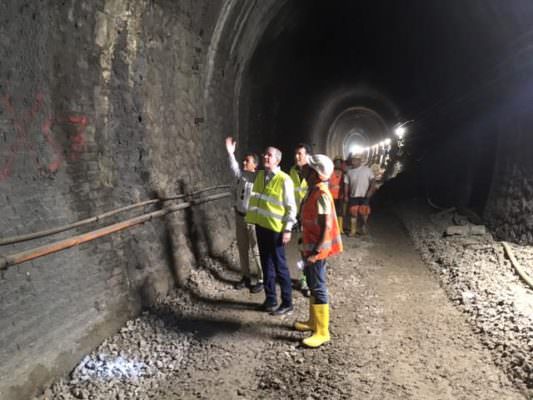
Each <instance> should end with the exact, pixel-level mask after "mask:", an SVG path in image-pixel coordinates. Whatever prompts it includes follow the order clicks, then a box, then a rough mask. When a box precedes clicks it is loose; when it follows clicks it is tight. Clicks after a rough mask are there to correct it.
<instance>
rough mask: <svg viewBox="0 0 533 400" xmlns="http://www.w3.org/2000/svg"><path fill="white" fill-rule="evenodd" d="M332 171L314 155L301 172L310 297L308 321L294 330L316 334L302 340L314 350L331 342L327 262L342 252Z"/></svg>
mask: <svg viewBox="0 0 533 400" xmlns="http://www.w3.org/2000/svg"><path fill="white" fill-rule="evenodd" d="M333 169H334V166H333V162H332V161H331V159H330V158H329V157H327V156H325V155H323V154H315V155H312V156H309V157H308V160H307V165H306V166H304V168H303V171H302V172H303V175H304V178H305V179H306V180H307V183H308V185H309V189H308V192H307V195H306V197H305V198H304V200H303V201H302V204H301V210H300V218H301V224H302V243H301V247H300V251H301V253H302V258H303V260H304V263H305V266H304V273H305V276H306V279H307V284H308V285H309V289H310V290H311V297H310V298H309V318H308V320H307V321H305V322H296V323H295V324H294V327H295V329H296V330H298V331H312V332H313V335H312V336H310V337H308V338H306V339H304V340H303V344H304V345H305V346H307V347H312V348H314V347H319V346H321V345H322V344H323V343H325V342H328V341H329V340H330V335H329V302H328V289H327V286H326V258H328V257H330V256H333V255H335V254H338V253H340V252H342V240H341V236H340V231H339V225H338V223H337V214H336V213H335V203H334V201H333V197H332V195H331V192H330V191H329V188H328V182H327V181H328V179H329V178H330V177H331V174H332V173H333Z"/></svg>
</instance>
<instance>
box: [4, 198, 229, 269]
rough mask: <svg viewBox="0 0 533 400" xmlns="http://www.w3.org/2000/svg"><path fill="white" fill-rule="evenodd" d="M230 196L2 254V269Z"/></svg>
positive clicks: (178, 205) (173, 208)
mask: <svg viewBox="0 0 533 400" xmlns="http://www.w3.org/2000/svg"><path fill="white" fill-rule="evenodd" d="M229 196H230V193H228V192H226V193H218V194H215V195H211V196H206V197H204V198H202V199H196V200H195V201H194V203H192V202H184V203H180V204H176V205H173V206H170V207H167V208H165V209H162V210H157V211H152V212H150V213H148V214H143V215H141V216H138V217H135V218H130V219H127V220H125V221H122V222H118V223H116V224H112V225H109V226H106V227H104V228H100V229H97V230H94V231H91V232H87V233H84V234H81V235H76V236H73V237H71V238H68V239H63V240H59V241H57V242H54V243H50V244H47V245H43V246H39V247H36V248H33V249H29V250H26V251H22V252H20V253H16V254H11V255H8V256H0V270H5V269H7V268H8V267H10V266H13V265H17V264H22V263H23V262H26V261H31V260H34V259H36V258H40V257H44V256H46V255H48V254H52V253H57V252H59V251H61V250H65V249H69V248H71V247H74V246H78V245H80V244H82V243H86V242H90V241H92V240H95V239H98V238H101V237H104V236H107V235H110V234H112V233H115V232H119V231H121V230H124V229H127V228H131V227H133V226H136V225H139V224H142V223H144V222H146V221H150V220H151V219H153V218H158V217H162V216H164V215H166V214H169V213H171V212H174V211H178V210H181V209H184V208H187V207H190V206H191V205H193V204H200V203H204V202H207V201H212V200H218V199H221V198H224V197H229Z"/></svg>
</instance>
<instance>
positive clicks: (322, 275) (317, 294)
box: [304, 260, 328, 304]
mask: <svg viewBox="0 0 533 400" xmlns="http://www.w3.org/2000/svg"><path fill="white" fill-rule="evenodd" d="M304 273H305V277H306V279H307V285H308V286H309V289H310V290H311V296H313V297H314V298H315V304H328V288H327V286H326V260H318V261H317V262H316V263H314V264H307V265H306V266H305V267H304Z"/></svg>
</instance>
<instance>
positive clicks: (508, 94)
mask: <svg viewBox="0 0 533 400" xmlns="http://www.w3.org/2000/svg"><path fill="white" fill-rule="evenodd" d="M528 55H529V53H528ZM524 65H527V66H528V68H529V72H531V70H532V69H533V65H529V64H525V63H524V64H522V68H521V71H512V73H513V75H514V76H516V78H515V82H514V83H513V84H512V85H507V86H506V87H502V88H501V89H502V90H501V92H500V93H502V94H503V97H504V98H505V101H504V106H502V109H504V112H503V113H501V114H503V115H504V116H505V117H504V118H499V119H498V120H497V123H495V129H497V131H498V136H497V146H498V155H497V158H496V163H495V165H494V175H493V180H492V188H491V191H490V196H489V198H488V202H487V207H486V210H485V218H486V219H487V221H488V223H489V226H490V228H491V230H492V232H493V233H494V234H495V236H496V237H497V238H499V239H502V240H509V241H513V242H516V243H521V244H524V245H526V244H527V245H532V244H533V215H532V212H533V158H532V157H531V149H532V148H533V135H532V133H531V132H532V129H533V117H532V114H531V105H532V104H533V90H532V88H533V82H532V81H530V80H527V79H523V78H524V77H527V76H531V73H528V74H524V73H523V72H524V71H523V66H524ZM520 72H522V73H520Z"/></svg>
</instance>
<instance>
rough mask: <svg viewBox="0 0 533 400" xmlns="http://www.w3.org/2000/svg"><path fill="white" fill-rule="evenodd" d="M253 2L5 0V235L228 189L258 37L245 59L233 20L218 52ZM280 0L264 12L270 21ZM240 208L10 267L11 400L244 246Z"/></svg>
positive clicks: (5, 378) (179, 218)
mask: <svg viewBox="0 0 533 400" xmlns="http://www.w3.org/2000/svg"><path fill="white" fill-rule="evenodd" d="M240 3H242V1H240V0H235V1H229V2H228V1H226V2H223V1H222V0H220V1H219V0H209V1H192V0H191V1H179V2H176V1H170V0H159V1H143V0H129V1H119V0H116V1H115V0H99V1H81V0H80V1H76V0H70V1H63V2H44V3H43V2H33V1H23V2H22V1H15V0H10V1H4V2H2V3H1V4H0V215H1V216H2V218H1V219H0V232H1V236H2V237H7V236H13V235H19V234H23V233H29V232H34V231H39V230H43V229H48V228H51V227H56V226H60V225H64V224H68V223H71V222H74V221H78V220H81V219H83V218H87V217H90V216H94V215H98V214H101V213H103V212H105V211H108V210H111V209H113V208H117V207H121V206H124V205H129V204H132V203H134V202H136V201H140V200H145V199H148V198H153V197H154V196H155V195H160V196H169V195H173V194H178V193H183V192H188V191H192V190H195V189H200V188H204V187H208V186H212V185H217V184H224V183H226V184H227V183H230V177H229V174H228V173H227V160H226V155H225V151H224V150H223V147H222V146H223V138H224V136H225V135H227V134H228V133H231V132H232V129H233V126H234V125H233V123H234V121H233V119H232V118H231V115H232V113H233V112H234V107H235V104H236V102H235V98H234V86H235V81H236V79H237V76H238V69H239V67H240V66H242V65H243V63H244V62H243V61H242V60H241V59H240V58H239V57H244V56H245V55H246V54H247V53H246V51H249V50H250V49H251V48H252V45H253V43H245V46H247V47H246V48H244V50H242V54H241V53H239V51H241V49H242V46H241V47H239V46H236V47H237V48H235V46H232V42H231V40H235V34H233V35H229V34H228V35H225V34H224V33H225V32H224V29H221V31H222V32H221V33H222V34H221V35H220V34H219V40H218V43H217V44H218V47H216V48H215V47H214V44H213V40H214V39H213V37H214V35H215V33H216V29H217V21H218V19H219V16H220V15H221V14H222V13H223V11H224V9H223V8H224V7H226V11H228V10H227V8H228V7H229V6H228V4H229V5H230V6H232V7H233V9H230V10H229V11H228V13H227V14H228V15H229V17H228V18H227V20H228V24H227V25H228V26H229V27H230V28H225V29H237V27H234V26H233V23H232V18H233V19H235V18H241V19H242V18H243V17H242V15H240V14H239V13H237V12H236V11H238V10H239V9H242V8H243V7H242V4H240ZM270 3H272V2H263V3H262V4H261V5H258V6H254V7H256V8H258V15H260V14H261V12H262V11H264V9H263V10H261V8H262V7H263V8H264V7H267V6H268V5H269V4H270ZM248 11H250V10H248ZM252 11H253V10H252ZM240 28H241V29H242V25H241V26H240ZM256 29H257V27H256ZM219 33H220V32H219ZM241 33H242V32H241ZM226 36H227V39H226ZM245 50H246V51H245ZM230 51H233V52H235V55H234V56H233V57H231V58H230V57H228V53H229V52H230ZM208 69H210V72H209V73H208V72H207V71H208ZM208 77H209V79H208ZM207 100H208V101H207ZM228 215H231V213H230V202H229V201H228V200H222V201H218V202H217V203H216V207H213V206H212V205H209V204H207V205H204V206H199V207H196V208H194V211H192V212H190V211H187V212H177V213H174V214H172V215H171V216H168V217H166V218H165V219H160V220H155V221H151V222H149V223H146V224H144V225H142V226H138V227H136V228H134V229H131V230H128V231H125V232H122V233H118V234H114V235H111V236H108V237H106V238H102V239H99V240H97V241H94V242H90V243H87V244H84V245H81V246H79V247H76V248H73V249H70V250H67V251H64V252H60V253H56V254H54V255H50V256H47V257H44V258H40V259H37V260H35V261H32V262H27V263H24V264H21V265H19V266H15V267H11V268H9V269H8V270H7V271H5V272H3V273H2V276H1V279H0V398H2V399H19V398H28V397H29V396H30V395H31V394H32V393H34V392H35V390H37V389H38V388H39V386H41V385H42V384H44V383H46V382H48V381H49V380H50V379H52V378H53V377H55V376H58V375H60V374H64V373H66V372H68V371H69V370H70V369H71V368H72V367H73V366H74V365H75V364H76V363H77V362H78V361H79V360H80V359H81V357H82V355H83V354H84V353H86V352H87V351H90V350H91V349H92V348H94V347H95V346H96V345H97V344H99V343H100V342H101V341H102V340H103V339H104V338H105V337H106V336H108V335H109V334H111V333H113V332H114V331H116V330H117V329H118V327H119V326H120V325H121V324H122V323H123V322H124V321H125V320H126V319H128V318H130V317H131V316H133V315H135V313H137V312H138V311H139V309H140V308H141V307H142V306H143V305H144V304H146V302H150V301H151V300H152V299H153V298H154V296H156V295H164V294H165V293H167V292H168V290H169V288H171V287H172V286H173V285H175V284H176V283H177V284H178V285H180V284H181V285H183V284H184V283H185V282H186V280H187V277H188V271H189V270H190V268H191V267H193V266H194V265H196V264H198V262H199V261H201V258H202V257H205V256H220V255H221V254H222V253H223V252H224V251H226V250H227V249H228V248H229V246H230V245H231V241H232V237H231V235H227V234H224V235H219V233H220V232H222V231H223V232H225V233H226V232H227V230H228V229H231V219H230V218H228ZM106 222H112V220H109V221H106ZM91 228H92V227H91ZM81 231H83V230H81ZM81 231H76V232H75V233H78V232H81ZM69 234H70V233H67V234H61V235H58V236H56V237H54V238H53V240H55V239H57V238H63V237H68V235H69ZM50 240H52V239H41V240H36V241H32V242H30V243H23V244H18V245H10V246H3V247H1V248H0V254H12V253H15V252H17V251H20V250H22V249H26V248H31V247H34V246H37V245H40V244H43V243H48V242H49V241H50Z"/></svg>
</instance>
